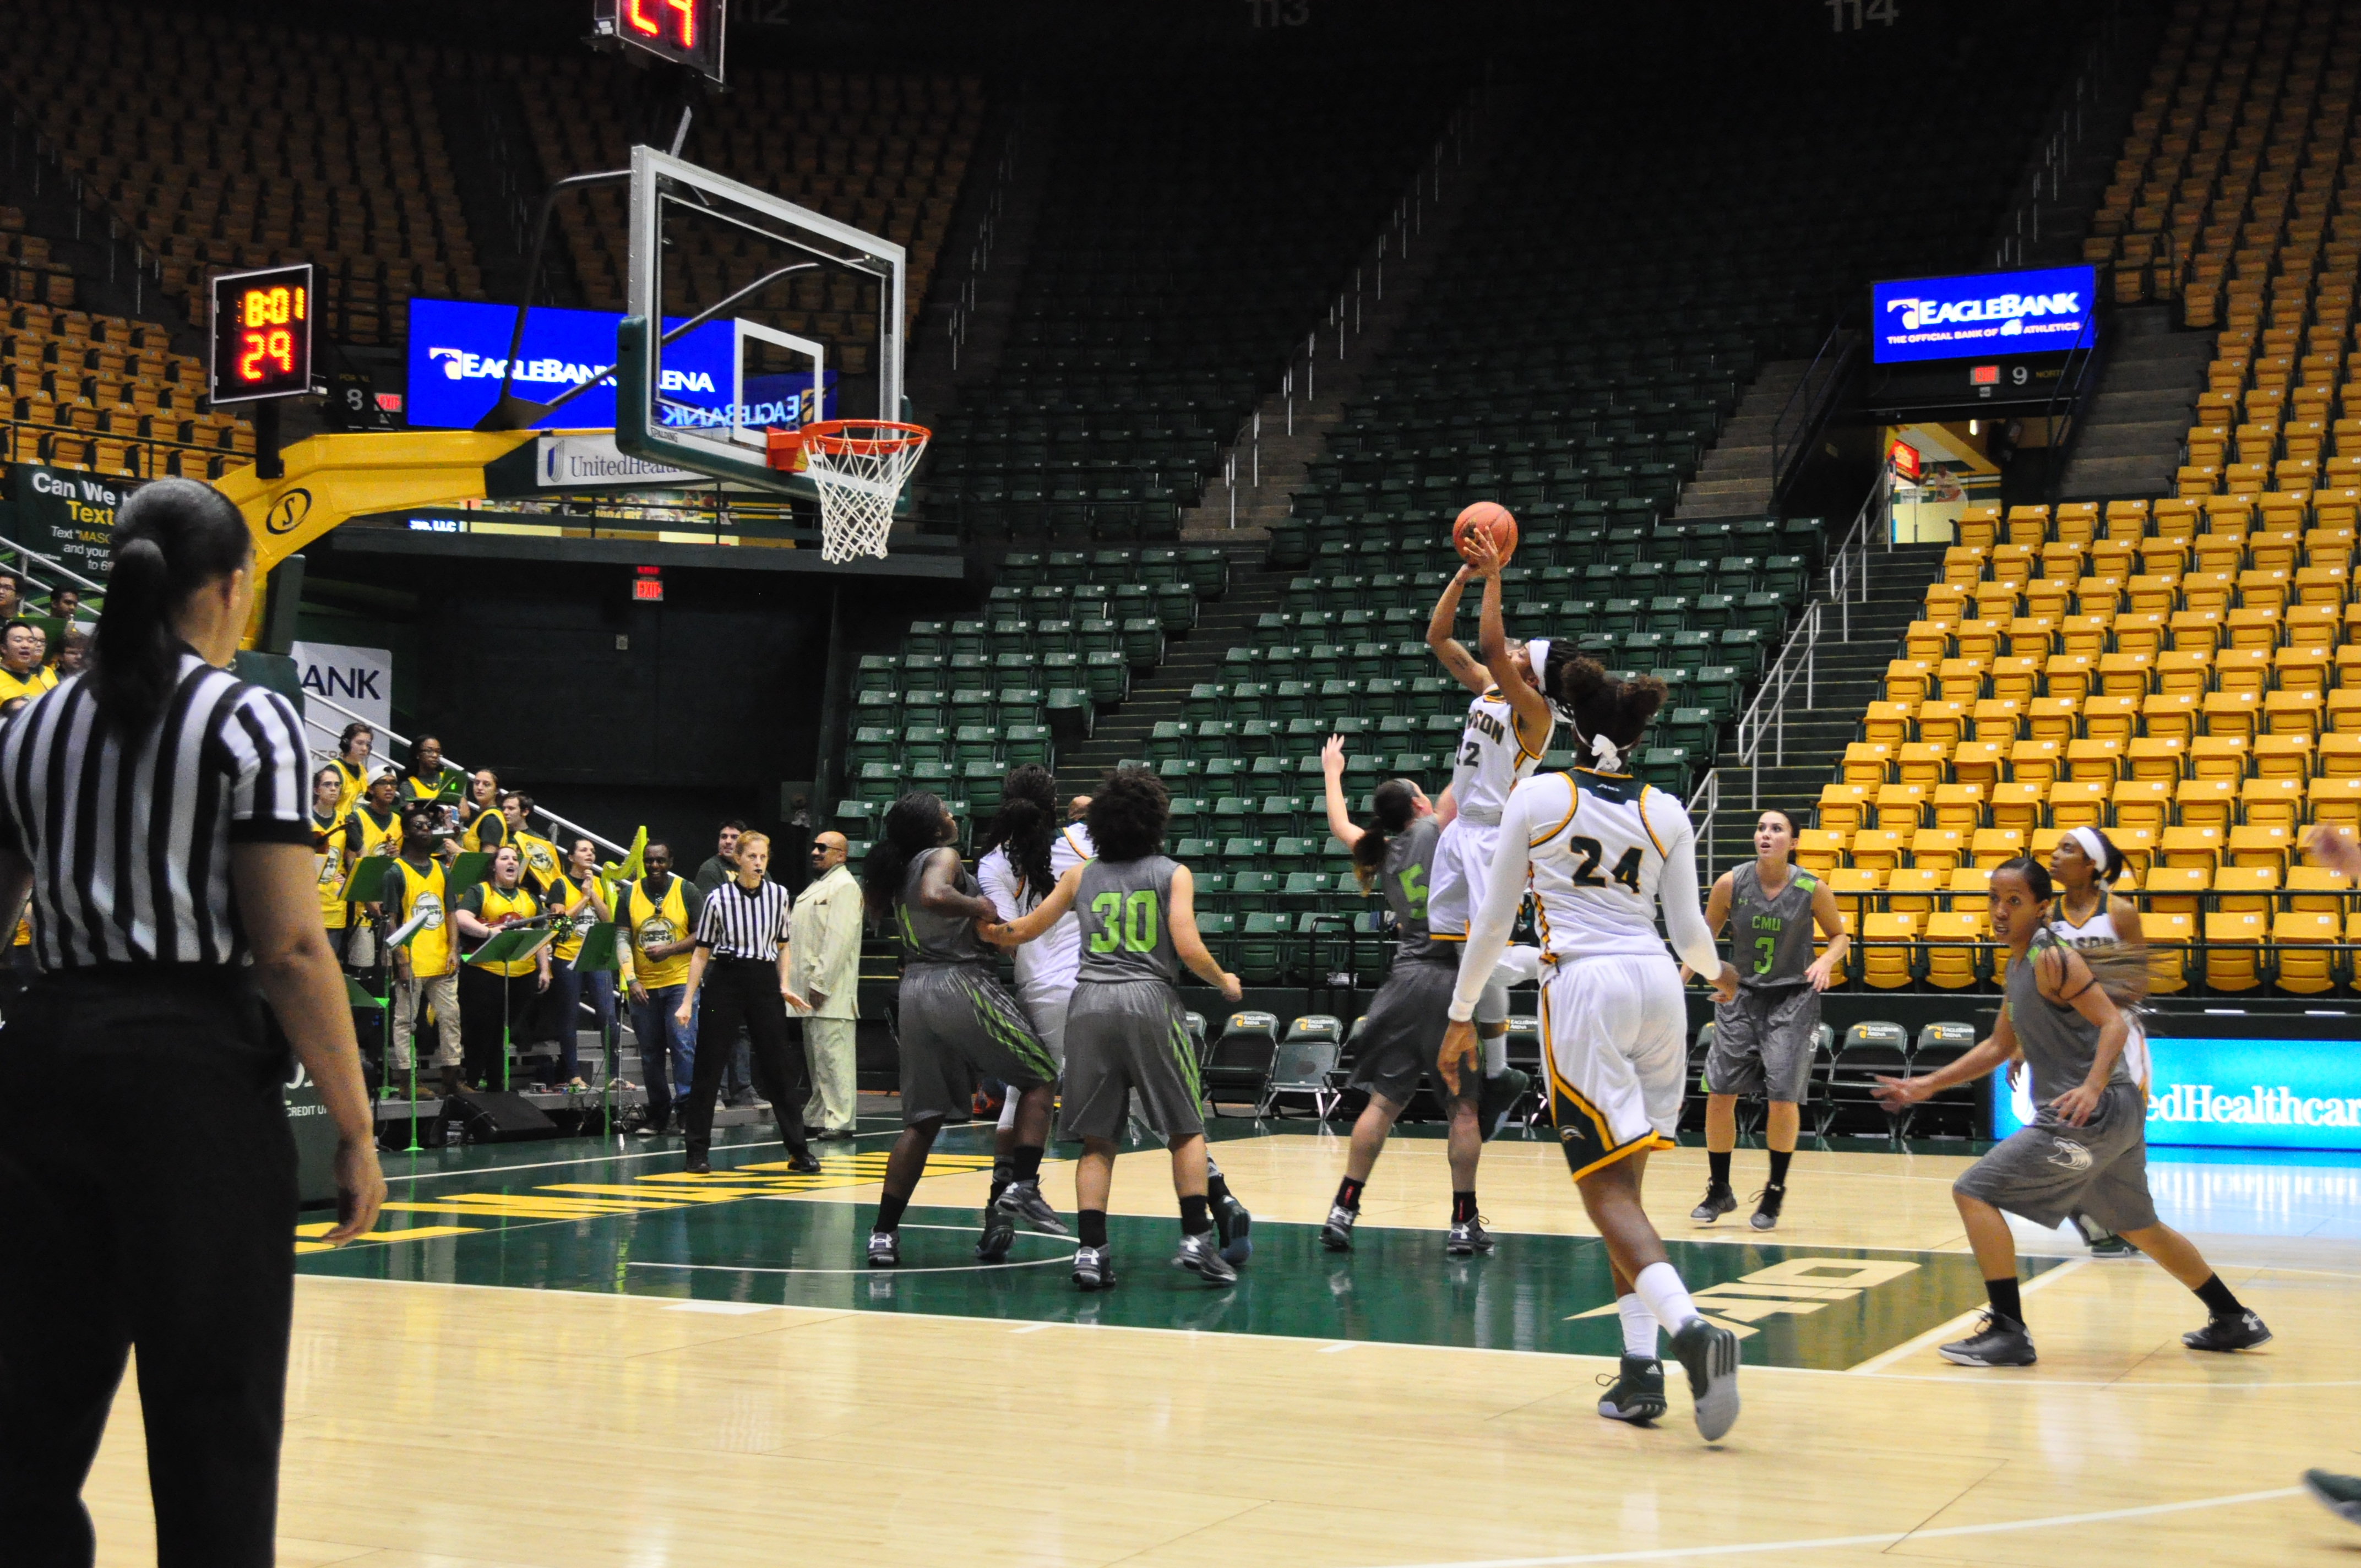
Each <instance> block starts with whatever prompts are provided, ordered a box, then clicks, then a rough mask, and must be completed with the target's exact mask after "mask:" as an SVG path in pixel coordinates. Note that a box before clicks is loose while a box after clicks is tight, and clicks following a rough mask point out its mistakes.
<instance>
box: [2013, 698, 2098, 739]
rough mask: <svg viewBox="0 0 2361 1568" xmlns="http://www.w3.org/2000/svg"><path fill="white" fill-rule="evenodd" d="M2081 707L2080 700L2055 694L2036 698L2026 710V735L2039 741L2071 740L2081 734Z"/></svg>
mask: <svg viewBox="0 0 2361 1568" xmlns="http://www.w3.org/2000/svg"><path fill="white" fill-rule="evenodd" d="M2081 706H2082V705H2081V700H2080V699H2079V698H2076V697H2070V696H2057V695H2056V694H2055V693H2052V694H2051V695H2050V696H2037V697H2035V698H2034V699H2033V701H2032V703H2031V704H2030V705H2028V706H2027V707H2026V712H2025V726H2024V730H2025V733H2026V735H2028V736H2031V737H2033V738H2034V739H2035V740H2057V741H2060V742H2063V741H2067V740H2073V739H2074V738H2075V737H2076V736H2078V735H2080V734H2081V729H2082V714H2081ZM2009 739H2011V740H2014V739H2015V736H2011V737H2009Z"/></svg>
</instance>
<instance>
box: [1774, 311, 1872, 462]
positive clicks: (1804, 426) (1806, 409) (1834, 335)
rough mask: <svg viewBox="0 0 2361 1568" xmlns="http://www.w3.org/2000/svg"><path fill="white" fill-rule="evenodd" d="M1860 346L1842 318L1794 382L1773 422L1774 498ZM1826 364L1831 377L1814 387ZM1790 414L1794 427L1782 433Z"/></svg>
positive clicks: (1823, 339) (1832, 327)
mask: <svg viewBox="0 0 2361 1568" xmlns="http://www.w3.org/2000/svg"><path fill="white" fill-rule="evenodd" d="M1860 348H1861V337H1860V334H1856V333H1852V332H1849V331H1847V330H1846V328H1845V324H1844V323H1843V321H1842V320H1841V319H1839V321H1838V322H1837V323H1836V324H1834V325H1833V326H1831V327H1829V328H1828V336H1826V337H1825V338H1822V339H1821V340H1820V346H1819V349H1818V351H1817V353H1815V354H1814V355H1813V356H1812V362H1811V364H1810V365H1809V366H1807V367H1806V368H1805V370H1804V374H1803V377H1802V378H1801V379H1800V380H1798V381H1797V382H1796V383H1795V390H1794V391H1792V392H1790V393H1788V394H1787V401H1786V404H1785V406H1784V407H1783V408H1781V409H1780V411H1779V412H1778V414H1777V415H1776V416H1775V417H1773V420H1772V421H1771V493H1772V495H1773V497H1776V496H1777V495H1778V493H1779V491H1780V489H1781V488H1783V487H1784V485H1785V484H1786V483H1787V470H1788V468H1789V467H1790V466H1792V465H1793V464H1794V462H1795V455H1796V454H1797V453H1799V452H1801V451H1802V450H1803V449H1804V446H1805V444H1806V443H1807V442H1809V441H1810V440H1811V438H1812V434H1813V433H1814V432H1815V431H1816V430H1817V429H1818V427H1819V423H1820V420H1821V418H1822V417H1823V416H1824V415H1825V414H1826V412H1827V409H1828V403H1829V402H1830V401H1831V397H1830V394H1832V393H1833V392H1834V391H1835V390H1836V389H1837V387H1838V386H1839V385H1840V384H1841V383H1842V382H1843V380H1844V377H1845V373H1846V372H1847V371H1848V370H1850V369H1851V368H1852V361H1853V356H1854V355H1855V354H1856V353H1858V352H1859V351H1860ZM1823 364H1826V365H1827V366H1828V376H1827V378H1826V379H1825V380H1823V381H1821V383H1820V385H1819V387H1818V389H1817V390H1815V389H1814V388H1813V380H1814V378H1816V377H1818V376H1819V374H1820V367H1821V366H1822V365H1823ZM1799 402H1800V403H1801V404H1802V407H1801V408H1800V409H1798V407H1797V406H1796V405H1797V404H1798V403H1799ZM1790 414H1794V415H1795V416H1796V424H1795V430H1794V431H1793V433H1786V434H1783V433H1782V430H1783V429H1784V426H1785V425H1786V423H1787V417H1788V416H1789V415H1790Z"/></svg>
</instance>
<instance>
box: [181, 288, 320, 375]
mask: <svg viewBox="0 0 2361 1568" xmlns="http://www.w3.org/2000/svg"><path fill="white" fill-rule="evenodd" d="M312 302H313V293H312V264H311V263H310V262H308V261H307V262H303V263H302V264H300V265H297V266H291V267H269V268H265V269H261V270H260V271H256V272H224V273H220V274H217V275H216V276H215V277H214V280H213V302H212V303H213V368H212V372H211V374H210V375H209V377H208V378H207V386H206V389H205V391H206V396H208V397H209V398H211V399H212V400H214V402H215V403H237V402H252V401H254V400H258V399H261V398H294V397H302V396H303V395H304V394H305V393H308V392H310V391H311V390H313V387H312V316H313V310H312Z"/></svg>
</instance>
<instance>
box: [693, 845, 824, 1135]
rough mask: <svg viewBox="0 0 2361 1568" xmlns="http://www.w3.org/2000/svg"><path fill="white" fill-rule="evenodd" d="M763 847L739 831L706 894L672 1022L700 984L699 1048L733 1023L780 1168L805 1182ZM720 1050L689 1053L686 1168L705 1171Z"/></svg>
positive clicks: (796, 1065)
mask: <svg viewBox="0 0 2361 1568" xmlns="http://www.w3.org/2000/svg"><path fill="white" fill-rule="evenodd" d="M770 868H771V840H770V839H768V838H766V837H765V836H763V834H760V833H748V834H746V835H744V836H743V837H741V839H739V840H738V874H737V875H736V876H734V877H732V878H730V880H729V881H728V882H725V883H722V884H721V885H720V886H719V887H717V888H715V889H714V890H713V891H712V893H710V894H708V895H707V897H706V900H705V907H704V909H703V911H702V912H700V913H699V914H698V916H697V952H696V955H695V956H694V957H692V958H691V959H689V960H688V985H687V988H686V990H684V991H683V992H681V998H680V1006H679V1008H678V1010H677V1011H675V1013H674V1014H673V1016H674V1017H675V1019H677V1020H678V1021H679V1023H680V1026H681V1027H682V1028H684V1029H686V1028H687V1027H688V1021H689V1019H690V1017H691V1016H693V1014H694V1010H695V1008H696V1006H697V987H698V986H699V985H701V984H703V983H704V982H705V981H706V980H707V978H708V976H709V977H710V978H711V980H712V981H713V989H712V992H711V993H710V994H709V995H708V996H707V997H706V999H705V1016H704V1017H703V1018H702V1019H700V1020H699V1021H698V1023H697V1034H698V1036H700V1037H701V1038H703V1039H705V1040H707V1041H708V1042H719V1041H728V1040H734V1039H736V1038H737V1037H738V1029H739V1026H740V1025H744V1026H745V1030H746V1037H747V1038H748V1039H749V1040H750V1041H752V1044H753V1055H754V1090H755V1092H756V1093H758V1094H760V1095H762V1097H763V1099H765V1100H767V1101H769V1102H771V1114H772V1115H773V1116H774V1117H775V1118H776V1119H777V1121H778V1124H779V1135H780V1136H781V1137H783V1138H785V1140H786V1144H787V1154H788V1164H787V1168H788V1169H790V1170H795V1171H801V1172H804V1173H806V1174H808V1173H810V1172H812V1171H816V1170H818V1168H819V1161H818V1160H816V1159H814V1158H813V1157H812V1152H811V1146H810V1145H808V1144H807V1143H805V1142H804V1114H803V1107H804V1075H803V1070H802V1062H801V1058H800V1057H799V1056H798V1054H797V1053H796V1052H795V1051H794V1050H792V1049H791V1048H789V1047H788V1045H787V1008H788V1007H789V1006H790V1005H793V1006H794V1007H795V1008H796V1011H798V1012H801V1011H803V1010H804V1007H805V1003H804V1000H803V998H801V997H799V996H796V994H794V993H793V992H790V991H789V990H788V989H787V905H788V903H789V899H788V894H787V886H786V883H777V882H766V881H764V880H763V873H764V872H768V871H769V870H770ZM729 1060H730V1053H729V1052H728V1051H727V1050H708V1051H699V1052H697V1065H696V1069H695V1075H694V1076H693V1077H692V1078H691V1080H689V1090H688V1105H687V1108H686V1110H685V1111H683V1112H682V1113H681V1130H682V1131H683V1132H684V1133H686V1135H688V1168H689V1169H690V1170H692V1171H694V1172H696V1173H697V1174H698V1175H700V1176H701V1175H703V1174H705V1173H706V1172H707V1171H709V1170H711V1169H712V1168H713V1166H712V1164H711V1162H710V1161H709V1160H708V1158H707V1154H708V1150H710V1149H711V1148H712V1146H713V1102H714V1100H715V1098H716V1097H717V1096H718V1095H719V1093H720V1092H721V1069H723V1068H724V1067H726V1066H728V1065H729Z"/></svg>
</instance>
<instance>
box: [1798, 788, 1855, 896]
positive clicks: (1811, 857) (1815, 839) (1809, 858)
mask: <svg viewBox="0 0 2361 1568" xmlns="http://www.w3.org/2000/svg"><path fill="white" fill-rule="evenodd" d="M1826 793H1827V792H1826V791H1823V792H1822V795H1823V797H1824V798H1825V795H1826ZM1856 805H1857V803H1856ZM1850 838H1851V834H1850V829H1845V830H1837V829H1832V828H1805V829H1804V830H1803V831H1802V832H1800V833H1798V834H1796V835H1795V863H1796V864H1797V865H1799V866H1801V867H1803V868H1804V869H1805V870H1806V871H1807V872H1817V873H1818V874H1819V875H1822V876H1825V875H1827V874H1828V872H1832V871H1834V870H1835V869H1836V868H1837V867H1838V866H1839V865H1841V864H1842V863H1843V862H1844V855H1845V846H1846V844H1847V843H1849V842H1850Z"/></svg>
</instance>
